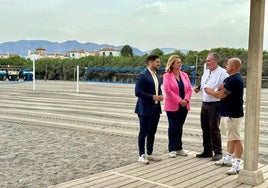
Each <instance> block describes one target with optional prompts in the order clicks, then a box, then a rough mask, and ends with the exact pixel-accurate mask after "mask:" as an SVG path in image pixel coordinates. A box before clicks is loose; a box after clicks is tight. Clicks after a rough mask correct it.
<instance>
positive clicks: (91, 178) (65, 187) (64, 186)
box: [50, 172, 112, 188]
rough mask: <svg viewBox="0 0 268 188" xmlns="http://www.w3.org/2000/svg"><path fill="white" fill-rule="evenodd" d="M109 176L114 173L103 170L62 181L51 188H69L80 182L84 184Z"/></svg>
mask: <svg viewBox="0 0 268 188" xmlns="http://www.w3.org/2000/svg"><path fill="white" fill-rule="evenodd" d="M109 176H112V174H109V173H107V172H102V173H99V174H97V175H91V176H87V177H83V178H79V179H76V180H72V181H68V182H65V183H61V184H58V185H53V186H50V188H68V187H72V186H76V185H79V184H83V183H85V182H89V181H94V180H98V179H103V178H106V177H109Z"/></svg>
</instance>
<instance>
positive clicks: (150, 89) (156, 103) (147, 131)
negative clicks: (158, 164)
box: [135, 55, 164, 164]
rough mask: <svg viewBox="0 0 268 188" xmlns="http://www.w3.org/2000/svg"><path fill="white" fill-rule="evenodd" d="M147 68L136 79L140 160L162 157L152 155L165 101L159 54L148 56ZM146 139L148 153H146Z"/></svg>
mask: <svg viewBox="0 0 268 188" xmlns="http://www.w3.org/2000/svg"><path fill="white" fill-rule="evenodd" d="M146 64H147V68H146V69H145V70H144V71H143V72H141V73H140V74H139V75H138V76H137V79H136V86H135V95H136V97H138V100H137V104H136V109H135V113H137V114H138V117H139V122H140V131H139V135H138V145H139V162H140V163H143V164H149V161H160V160H162V159H161V158H160V157H156V156H152V153H153V146H154V139H155V133H156V131H157V126H158V122H159V118H160V114H161V106H160V101H163V99H164V97H163V96H162V91H161V82H160V79H159V76H158V75H157V74H156V71H157V70H158V69H159V67H160V59H159V56H157V55H149V56H148V57H147V58H146ZM145 140H146V153H145Z"/></svg>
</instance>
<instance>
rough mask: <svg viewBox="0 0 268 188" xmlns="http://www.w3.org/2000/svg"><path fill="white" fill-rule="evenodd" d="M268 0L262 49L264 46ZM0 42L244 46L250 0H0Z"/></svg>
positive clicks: (267, 39)
mask: <svg viewBox="0 0 268 188" xmlns="http://www.w3.org/2000/svg"><path fill="white" fill-rule="evenodd" d="M267 4H268V1H266V16H265V31H264V49H265V50H268V14H267V13H268V6H267ZM0 13H1V16H0V24H1V31H0V33H1V34H0V43H2V42H8V41H17V40H22V39H25V40H35V39H36V40H49V41H52V42H64V41H66V40H77V41H79V42H82V43H85V42H94V43H98V44H111V45H125V44H129V45H130V46H132V47H137V48H139V49H141V50H149V49H154V48H164V47H171V48H178V49H190V50H204V49H211V48H217V47H231V48H246V49H247V48H248V32H249V15H250V0H0Z"/></svg>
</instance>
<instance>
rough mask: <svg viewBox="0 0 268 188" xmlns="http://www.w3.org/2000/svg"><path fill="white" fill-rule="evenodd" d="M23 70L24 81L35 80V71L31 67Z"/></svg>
mask: <svg viewBox="0 0 268 188" xmlns="http://www.w3.org/2000/svg"><path fill="white" fill-rule="evenodd" d="M21 72H22V77H23V80H24V81H33V71H31V69H22V70H21Z"/></svg>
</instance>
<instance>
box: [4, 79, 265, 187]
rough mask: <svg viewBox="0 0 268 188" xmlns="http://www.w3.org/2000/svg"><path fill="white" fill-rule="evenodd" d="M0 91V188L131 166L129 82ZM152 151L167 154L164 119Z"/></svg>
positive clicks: (133, 132)
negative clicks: (77, 88)
mask: <svg viewBox="0 0 268 188" xmlns="http://www.w3.org/2000/svg"><path fill="white" fill-rule="evenodd" d="M0 87H1V88H2V97H1V99H0V102H1V104H3V105H2V108H1V109H0V110H1V111H0V114H1V115H0V116H1V123H0V169H1V170H0V187H9V188H10V187H11V188H13V187H14V188H18V187H31V188H32V187H38V188H39V187H48V186H50V185H55V184H59V183H63V182H66V181H70V180H74V179H77V178H81V177H85V176H88V175H92V174H95V173H99V172H103V171H106V170H110V169H113V168H117V167H121V166H124V165H128V164H131V163H135V162H137V159H138V148H137V134H138V118H137V117H136V114H134V106H135V101H136V98H135V97H134V96H133V85H120V84H119V85H112V84H110V85H104V84H89V83H82V84H81V86H80V87H81V88H80V89H81V92H80V94H77V93H75V86H74V83H73V82H54V81H51V82H39V83H38V86H37V90H36V91H34V92H33V91H32V90H31V87H32V85H31V83H21V84H18V85H7V84H5V85H0ZM14 92H15V94H14ZM10 96H12V97H10ZM192 113H195V115H194V116H193V118H192V117H191V114H189V116H188V117H189V120H187V122H186V125H185V126H188V127H185V135H184V138H185V141H184V142H183V145H184V149H186V150H191V151H196V152H200V151H202V145H201V142H202V140H201V139H202V137H201V131H200V127H199V125H198V122H199V119H198V113H199V107H196V110H195V109H193V112H192ZM266 126H267V124H266ZM188 128H189V130H188ZM263 133H264V135H265V134H267V132H266V129H265V130H264V131H263ZM223 145H224V143H223ZM266 146H267V145H265V144H263V147H266ZM154 154H155V155H157V156H162V155H166V154H167V120H166V117H165V115H162V116H161V121H160V125H159V131H158V133H157V137H156V140H155V147H154ZM260 156H261V162H263V163H267V157H268V155H267V153H261V154H260Z"/></svg>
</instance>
